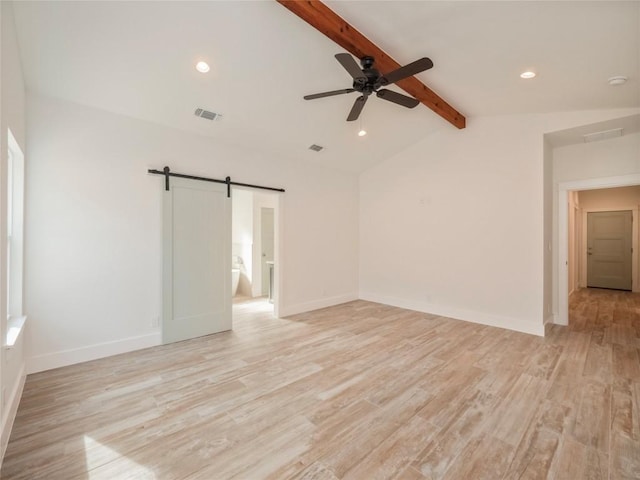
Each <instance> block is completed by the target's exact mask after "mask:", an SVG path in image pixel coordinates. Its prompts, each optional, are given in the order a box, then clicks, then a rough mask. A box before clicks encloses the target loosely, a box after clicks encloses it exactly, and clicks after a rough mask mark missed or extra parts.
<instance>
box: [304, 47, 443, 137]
mask: <svg viewBox="0 0 640 480" xmlns="http://www.w3.org/2000/svg"><path fill="white" fill-rule="evenodd" d="M335 57H336V60H338V62H340V65H342V67H343V68H344V69H345V70H346V71H347V73H349V75H351V77H352V78H353V85H352V88H344V89H342V90H331V91H329V92H323V93H314V94H312V95H305V97H304V99H305V100H315V99H317V98H324V97H332V96H335V95H343V94H346V93H353V92H359V93H360V94H361V95H360V96H359V97H358V98H356V100H355V102H354V103H353V106H352V107H351V111H350V112H349V115H348V116H347V122H353V121H354V120H357V119H358V117H359V116H360V114H361V113H362V109H363V108H364V106H365V104H366V103H367V100H368V98H369V96H370V95H371V94H374V93H375V95H376V97H378V98H381V99H382V100H386V101H387V102H391V103H395V104H396V105H401V106H403V107H406V108H414V107H416V106H417V105H418V104H419V103H420V101H419V100H417V99H415V98H413V97H409V96H407V95H403V94H401V93H398V92H394V91H393V90H387V89H386V88H381V87H384V86H387V85H391V84H392V83H396V82H399V81H401V80H404V79H405V78H408V77H413V76H414V75H416V74H418V73H420V72H424V71H425V70H429V69H430V68H432V67H433V62H432V61H431V60H430V59H428V58H426V57H424V58H421V59H419V60H416V61H415V62H411V63H409V64H408V65H405V66H403V67H400V68H397V69H395V70H393V71H391V72H389V73H387V74H384V75H382V74H381V73H380V72H379V71H378V70H377V69H376V68H374V66H373V65H374V63H375V59H374V58H373V57H370V56H365V57H362V59H361V60H360V64H361V65H362V68H360V67H359V66H358V64H357V63H356V61H355V60H354V58H353V57H352V56H351V55H350V54H348V53H337V54H336V55H335ZM361 131H363V130H361ZM358 135H360V133H358ZM363 135H366V132H365V133H364V134H363ZM360 136H362V135H360Z"/></svg>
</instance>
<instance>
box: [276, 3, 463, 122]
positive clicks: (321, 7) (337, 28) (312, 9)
mask: <svg viewBox="0 0 640 480" xmlns="http://www.w3.org/2000/svg"><path fill="white" fill-rule="evenodd" d="M276 1H277V2H278V3H280V4H281V5H283V6H284V7H285V8H287V9H288V10H290V11H291V12H292V13H294V14H295V15H297V16H298V17H300V18H301V19H302V20H304V21H305V22H307V23H308V24H309V25H311V26H312V27H314V28H315V29H316V30H318V31H319V32H322V33H323V34H325V35H326V36H327V37H329V38H330V39H331V40H333V41H334V42H336V43H337V44H338V45H340V46H341V47H342V48H344V49H345V50H346V51H348V52H349V53H351V54H352V55H354V56H356V57H358V58H362V57H365V56H367V55H368V56H371V57H373V58H375V61H376V68H377V69H378V70H380V72H382V73H383V74H384V73H388V72H391V71H392V70H395V69H396V68H399V67H400V64H399V63H398V62H396V61H395V60H394V59H393V58H391V57H390V56H389V55H387V54H386V53H385V52H384V51H382V49H380V48H379V47H378V46H376V45H375V44H374V43H373V42H372V41H370V40H369V39H368V38H367V37H365V36H364V35H363V34H361V33H360V32H359V31H358V30H356V29H355V28H353V27H352V26H351V25H349V24H348V23H347V22H346V21H345V20H343V19H342V18H341V17H340V16H339V15H337V14H336V13H335V12H334V11H333V10H331V9H330V8H329V7H327V6H326V5H325V4H324V3H322V2H320V1H318V0H276ZM396 85H398V86H399V87H400V88H402V89H403V90H404V91H405V92H407V93H408V94H409V95H412V96H413V97H415V98H417V99H418V100H420V102H421V103H422V104H424V105H426V106H427V107H429V108H430V109H431V110H433V111H434V112H436V113H437V114H438V115H440V116H441V117H442V118H444V119H445V120H447V121H448V122H450V123H451V124H452V125H454V126H456V127H457V128H464V127H465V124H466V119H465V117H464V115H462V114H461V113H460V112H458V111H457V110H456V109H455V108H453V107H452V106H451V105H449V104H448V103H447V102H446V101H444V100H443V99H442V98H441V97H440V96H439V95H438V94H437V93H435V92H434V91H433V90H431V89H430V88H429V87H427V86H426V85H425V84H424V83H422V82H421V81H420V80H418V79H417V78H416V77H409V78H405V79H404V80H400V81H398V82H397V83H396Z"/></svg>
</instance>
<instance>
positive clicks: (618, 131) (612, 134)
mask: <svg viewBox="0 0 640 480" xmlns="http://www.w3.org/2000/svg"><path fill="white" fill-rule="evenodd" d="M622 132H623V129H622V128H613V129H611V130H604V131H602V132H594V133H587V134H586V135H583V136H582V138H584V143H590V142H597V141H599V140H608V139H609V138H616V137H621V136H622Z"/></svg>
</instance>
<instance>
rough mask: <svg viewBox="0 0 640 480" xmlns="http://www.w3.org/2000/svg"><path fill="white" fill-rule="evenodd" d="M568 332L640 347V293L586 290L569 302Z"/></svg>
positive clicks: (608, 342)
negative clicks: (581, 333) (588, 333)
mask: <svg viewBox="0 0 640 480" xmlns="http://www.w3.org/2000/svg"><path fill="white" fill-rule="evenodd" d="M569 330H571V331H573V332H585V333H587V332H591V333H592V334H593V335H594V336H596V337H597V338H599V339H600V340H601V342H600V343H602V342H604V343H606V344H611V343H613V344H618V345H628V346H635V347H636V348H638V347H640V293H632V292H625V291H619V290H605V289H598V288H583V289H580V290H578V291H576V292H574V293H573V295H571V297H570V298H569Z"/></svg>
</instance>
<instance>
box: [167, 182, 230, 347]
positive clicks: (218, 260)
mask: <svg viewBox="0 0 640 480" xmlns="http://www.w3.org/2000/svg"><path fill="white" fill-rule="evenodd" d="M170 187H171V188H170V190H169V191H168V192H167V191H165V192H164V218H163V221H164V222H163V223H164V225H163V252H164V253H163V256H164V259H163V277H164V279H163V316H162V318H163V321H162V339H163V343H171V342H177V341H180V340H186V339H189V338H195V337H200V336H202V335H209V334H211V333H217V332H222V331H225V330H230V329H231V199H230V198H227V187H226V185H223V184H217V183H210V182H202V181H194V180H187V179H183V178H171V186H170Z"/></svg>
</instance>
